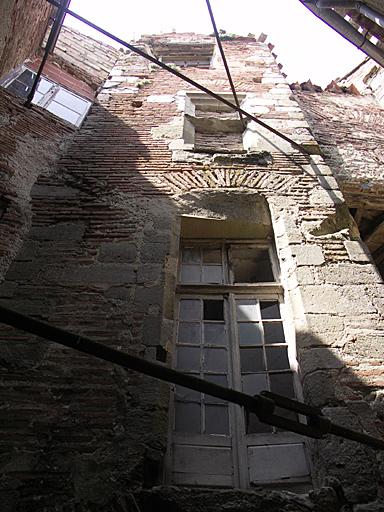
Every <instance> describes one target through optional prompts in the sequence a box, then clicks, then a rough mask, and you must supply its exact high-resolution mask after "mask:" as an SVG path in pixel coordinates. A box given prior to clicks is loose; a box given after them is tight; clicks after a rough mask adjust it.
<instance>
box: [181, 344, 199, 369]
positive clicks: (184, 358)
mask: <svg viewBox="0 0 384 512" xmlns="http://www.w3.org/2000/svg"><path fill="white" fill-rule="evenodd" d="M177 368H178V369H179V370H190V371H197V372H198V371H200V348H199V347H180V346H178V347H177Z"/></svg>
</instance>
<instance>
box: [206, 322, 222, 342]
mask: <svg viewBox="0 0 384 512" xmlns="http://www.w3.org/2000/svg"><path fill="white" fill-rule="evenodd" d="M204 343H206V344H211V345H226V344H227V334H226V332H225V324H216V323H215V324H211V323H208V322H204Z"/></svg>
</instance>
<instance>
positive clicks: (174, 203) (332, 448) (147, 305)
mask: <svg viewBox="0 0 384 512" xmlns="http://www.w3.org/2000/svg"><path fill="white" fill-rule="evenodd" d="M172 37H175V36H174V35H173V36H172ZM139 44H144V42H143V43H139ZM145 44H147V43H145ZM225 51H226V54H227V56H228V60H229V64H230V67H231V69H233V79H234V82H235V85H236V88H237V90H238V91H239V92H244V93H246V94H247V102H248V103H247V108H249V110H250V111H251V112H254V113H255V114H257V115H259V116H260V117H261V118H263V120H265V121H266V122H267V123H270V124H271V125H273V126H274V127H276V128H278V129H280V130H282V131H283V132H284V133H285V134H286V135H288V136H290V137H293V138H294V139H295V140H298V141H303V142H307V143H310V144H311V145H312V147H315V146H316V142H315V140H314V139H313V138H312V136H311V132H310V128H309V126H308V124H307V122H306V120H305V118H304V115H303V112H302V111H301V109H300V107H299V105H298V103H297V102H296V101H295V99H294V98H293V97H292V94H291V91H290V89H289V87H288V85H287V84H286V83H285V81H284V78H283V77H282V75H281V74H280V71H279V68H278V65H277V64H276V62H275V60H274V58H273V57H272V56H271V54H270V51H269V49H268V47H267V46H266V45H264V44H262V43H260V42H255V41H254V40H253V39H252V38H239V39H234V40H231V41H226V42H225ZM130 63H132V68H130ZM188 74H189V76H191V78H194V79H197V80H198V81H200V82H201V83H202V84H203V85H205V86H206V87H210V88H212V89H214V90H217V91H220V92H230V89H229V87H228V83H227V78H226V75H225V72H224V69H223V68H222V66H221V64H220V61H219V60H217V61H216V63H215V67H213V68H212V69H209V70H206V69H204V70H202V69H198V68H189V69H188ZM111 76H112V77H120V78H119V79H115V83H114V84H113V87H108V88H107V89H105V90H104V91H103V93H102V94H101V95H100V96H99V102H98V104H96V105H94V106H93V107H92V109H91V112H90V114H89V116H88V118H87V120H86V122H85V124H84V126H83V127H82V128H81V130H80V131H78V132H77V133H76V135H75V137H74V139H73V141H72V143H71V144H70V146H69V147H68V148H67V150H66V152H65V154H64V155H63V157H62V158H61V160H60V162H59V164H58V166H57V167H56V168H54V169H53V170H52V172H51V173H49V174H43V175H41V176H40V177H39V179H38V181H37V182H36V183H35V185H34V187H33V188H32V192H31V194H32V211H33V223H32V226H31V229H30V231H29V234H28V239H27V240H26V241H25V243H24V244H23V246H22V247H21V249H20V251H19V252H18V254H17V256H16V258H15V260H14V262H13V264H12V265H11V268H10V270H9V272H8V274H7V275H6V278H5V280H4V282H3V284H2V285H1V288H0V296H1V297H2V298H3V299H6V302H7V305H8V306H9V307H11V308H14V309H17V310H18V311H21V312H24V313H27V314H30V315H33V316H36V317H38V318H41V319H43V320H44V321H47V322H49V323H52V324H54V325H57V326H59V327H63V328H66V329H68V330H71V331H73V332H77V333H79V334H83V335H86V336H89V337H91V338H92V339H95V340H98V341H101V342H103V343H105V344H107V345H110V346H113V347H116V348H119V349H121V350H124V351H130V352H132V353H134V354H138V355H140V356H143V357H147V358H150V359H153V360H158V361H165V360H166V361H167V362H168V363H169V362H170V360H171V357H172V346H173V343H172V330H173V297H174V291H175V276H176V269H177V255H178V245H179V230H180V215H182V214H188V215H207V216H210V217H212V216H213V217H214V218H221V219H228V220H233V219H234V218H235V219H238V218H239V217H240V218H241V217H242V216H245V215H248V216H249V215H250V212H251V210H247V209H246V208H243V209H240V208H239V207H238V206H236V205H240V204H241V203H243V204H251V202H252V197H254V196H256V197H259V196H262V197H265V198H266V200H267V202H268V205H269V208H270V211H271V218H272V224H273V228H274V232H275V243H276V248H277V251H278V255H279V262H280V266H281V269H282V282H283V285H284V288H285V293H286V301H287V303H288V306H289V308H290V311H291V315H292V323H293V325H294V327H295V330H296V334H297V349H298V359H299V365H300V378H301V380H302V383H303V391H304V396H305V399H306V401H307V402H308V403H311V404H314V405H318V406H321V407H324V411H325V413H326V414H327V415H329V416H330V417H331V418H332V419H334V420H335V421H336V422H339V423H340V424H342V425H345V426H348V427H353V428H355V429H357V430H365V431H367V432H370V433H372V434H373V435H379V434H380V432H379V429H380V428H382V424H381V423H380V419H382V402H381V399H382V395H381V394H380V391H379V388H380V386H382V384H383V381H382V379H383V376H382V370H381V367H380V364H381V363H380V361H381V359H382V356H383V351H382V343H381V341H382V337H383V324H382V308H383V299H384V291H383V284H382V281H381V279H380V277H379V276H378V274H377V271H376V269H375V267H374V266H373V265H372V264H371V263H370V261H369V259H368V258H367V256H366V255H365V253H364V251H363V250H362V248H361V243H360V241H359V238H358V233H357V231H356V226H355V224H354V222H353V220H352V219H351V217H350V216H349V213H348V210H347V208H346V205H345V203H344V198H343V196H342V194H341V192H340V190H339V187H338V184H337V181H336V180H335V178H334V177H333V175H332V171H331V169H330V167H329V166H328V165H327V164H326V163H325V162H324V161H323V159H322V157H321V156H317V155H314V156H307V155H304V154H301V153H299V152H298V151H296V150H294V149H292V148H291V147H290V146H289V144H286V143H285V142H284V141H283V142H281V140H280V139H278V138H277V137H275V136H272V137H270V135H269V133H267V132H265V131H263V130H261V129H260V128H258V127H257V126H251V127H250V128H249V134H248V135H249V138H250V139H251V142H252V144H251V146H252V153H251V155H250V157H249V158H248V159H241V158H238V157H235V158H233V157H231V156H228V155H226V156H225V155H224V156H223V155H220V154H216V155H212V154H204V153H203V154H202V155H201V156H200V157H199V158H196V156H195V155H194V154H193V152H191V151H188V150H187V149H186V148H185V146H184V140H183V130H182V127H183V123H184V113H185V91H187V90H191V88H190V87H189V86H188V85H186V84H185V83H184V82H182V81H180V80H179V79H177V78H175V77H172V76H170V75H169V74H167V73H166V72H164V71H159V70H155V69H153V68H152V67H150V66H146V65H145V66H139V65H138V62H137V59H136V58H134V57H133V56H132V55H130V54H127V55H124V56H123V59H122V61H120V62H119V63H118V64H117V67H116V68H115V70H114V71H113V72H112V73H111ZM109 85H111V84H109ZM183 98H184V100H183ZM183 101H184V103H183ZM266 139H267V140H266ZM261 155H262V157H261ZM214 198H216V199H215V200H214ZM244 212H245V213H244ZM246 220H247V221H249V220H250V219H249V218H247V219H246ZM1 338H2V343H1V349H0V351H1V352H0V360H1V364H2V378H1V391H0V392H1V395H2V397H3V401H4V403H5V404H6V406H5V410H6V416H3V423H2V425H3V427H2V430H0V439H1V442H2V443H3V446H4V454H5V455H4V458H3V459H2V461H1V464H2V472H3V475H4V476H3V478H2V480H1V484H2V488H3V489H4V499H3V503H6V505H5V506H6V510H9V511H12V512H13V511H17V510H23V511H24V510H25V511H28V510H31V511H32V510H47V511H48V510H52V511H53V510H56V511H58V510H62V511H64V510H65V511H72V510H73V511H75V510H76V511H77V512H78V511H85V510H87V511H88V510H92V511H93V512H95V511H101V510H113V511H115V510H116V511H128V510H135V509H136V510H137V507H139V509H140V510H143V511H144V510H153V509H157V508H161V507H163V506H166V507H167V509H170V510H175V511H188V510H192V508H193V510H203V509H204V510H210V511H212V512H213V511H215V512H216V511H218V510H222V509H223V508H228V509H230V510H233V511H237V510H239V511H240V510H241V511H243V510H266V509H268V510H275V511H279V512H280V511H283V510H284V511H286V510H292V511H298V510H303V511H307V510H308V511H310V510H311V511H325V510H327V511H330V510H334V511H340V512H341V511H342V510H344V511H345V510H354V512H362V511H363V510H366V511H369V510H371V511H374V510H380V507H382V505H380V501H379V500H380V496H381V495H380V493H381V490H380V483H381V482H382V476H380V475H381V474H380V469H381V467H380V460H379V459H378V458H377V457H376V454H375V453H374V452H373V450H371V449H368V448H365V447H364V446H362V445H358V444H356V443H352V442H348V441H344V440H340V439H336V438H330V439H327V440H325V441H320V442H311V443H310V444H309V446H310V450H311V455H312V462H313V479H314V484H315V487H316V489H317V490H315V491H311V492H310V493H309V494H307V495H295V494H293V493H289V492H282V491H273V490H269V489H255V490H249V491H238V492H234V491H220V490H217V489H216V490H211V491H210V492H209V494H207V492H206V491H199V490H196V491H192V490H191V491H188V492H186V491H184V490H178V489H175V488H169V487H153V486H154V485H158V484H160V483H161V482H162V479H161V473H162V464H163V456H164V453H165V450H166V445H167V423H168V402H169V389H168V386H167V385H165V384H164V385H159V383H158V382H154V381H153V380H151V379H149V378H146V377H144V376H142V375H139V374H135V373H133V372H126V371H123V370H121V369H119V368H117V367H113V366H112V365H108V364H106V363H103V362H102V361H98V360H96V359H93V358H91V357H88V356H85V355H82V354H77V353H75V352H74V351H72V350H69V349H64V348H61V347H59V346H57V345H54V344H50V343H47V342H43V341H39V340H37V339H35V338H33V337H31V336H28V335H26V334H24V333H22V332H21V331H20V332H19V331H14V330H12V329H8V328H6V327H4V326H2V330H1ZM3 411H4V409H3ZM145 488H147V489H146V490H145ZM375 507H376V508H375Z"/></svg>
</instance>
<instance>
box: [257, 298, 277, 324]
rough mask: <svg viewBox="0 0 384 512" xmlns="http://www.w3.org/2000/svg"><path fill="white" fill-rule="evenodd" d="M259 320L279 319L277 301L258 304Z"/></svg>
mask: <svg viewBox="0 0 384 512" xmlns="http://www.w3.org/2000/svg"><path fill="white" fill-rule="evenodd" d="M260 309H261V318H262V319H263V320H264V319H267V320H269V319H273V320H277V319H279V318H281V317H280V308H279V303H278V302H277V301H273V302H272V301H271V302H260Z"/></svg>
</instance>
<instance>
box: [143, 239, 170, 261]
mask: <svg viewBox="0 0 384 512" xmlns="http://www.w3.org/2000/svg"><path fill="white" fill-rule="evenodd" d="M168 250H169V244H168V243H165V242H164V243H156V242H147V243H145V244H144V246H143V247H142V249H141V261H142V263H159V262H163V261H164V259H165V256H166V255H167V252H168Z"/></svg>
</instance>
